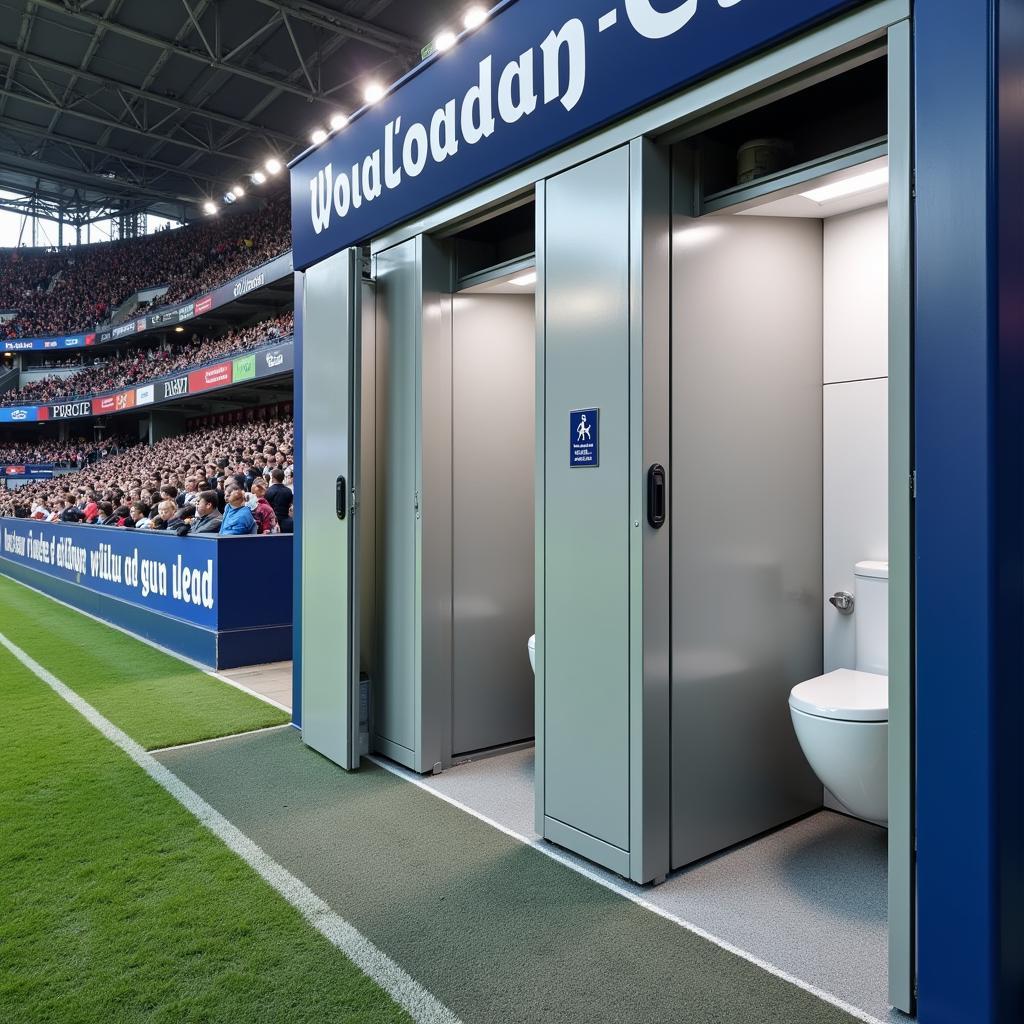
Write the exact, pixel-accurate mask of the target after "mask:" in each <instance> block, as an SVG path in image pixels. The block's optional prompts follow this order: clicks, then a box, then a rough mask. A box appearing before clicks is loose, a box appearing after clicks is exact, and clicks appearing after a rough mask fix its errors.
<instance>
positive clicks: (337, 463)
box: [297, 249, 362, 769]
mask: <svg viewBox="0 0 1024 1024" xmlns="http://www.w3.org/2000/svg"><path fill="white" fill-rule="evenodd" d="M361 277H362V274H361V257H360V254H359V251H358V250H356V249H346V250H345V251H344V252H341V253H338V254H337V255H336V256H332V257H330V258H329V259H326V260H323V261H322V262H320V263H318V264H316V266H314V267H311V268H310V269H309V270H308V271H307V272H306V274H305V281H304V285H303V293H302V294H303V308H302V322H301V338H300V344H301V345H302V376H301V393H300V401H299V403H298V416H299V429H300V431H301V438H302V453H301V462H300V466H299V472H300V474H301V480H300V482H301V486H302V501H301V505H300V507H299V509H298V510H297V511H298V514H299V516H300V517H301V531H300V558H301V568H302V580H301V588H302V597H301V609H302V614H301V618H300V620H299V623H298V628H299V631H300V645H301V648H300V649H301V654H302V658H301V669H300V671H301V686H302V739H303V742H304V743H306V744H307V745H308V746H310V747H312V748H313V749H314V750H317V751H319V752H320V753H321V754H323V755H324V756H325V757H329V758H330V759H331V760H332V761H335V762H337V763H338V764H340V765H341V766H342V767H343V768H348V769H354V768H358V767H359V700H358V696H359V694H358V689H359V628H358V621H357V620H358V607H359V601H358V596H357V595H358V593H359V589H358V579H357V567H358V558H357V556H356V552H357V551H358V537H357V526H356V522H357V519H356V503H355V500H354V498H355V496H356V495H357V493H358V481H357V479H356V477H357V473H358V466H359V459H358V452H359V437H358V433H359V406H360V403H359V390H360V388H359V379H360V376H359V365H360V319H361V308H360V307H361V302H360V293H361V287H362V285H361Z"/></svg>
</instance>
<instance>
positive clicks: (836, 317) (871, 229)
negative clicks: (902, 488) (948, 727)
mask: <svg viewBox="0 0 1024 1024" xmlns="http://www.w3.org/2000/svg"><path fill="white" fill-rule="evenodd" d="M887 238H888V226H887V210H886V207H885V206H876V207H872V208H870V209H867V210H859V211H857V212H855V213H849V214H845V215H843V216H841V217H834V218H832V219H830V220H827V221H825V234H824V245H825V253H824V256H825V260H824V267H825V271H824V354H823V355H824V358H823V367H824V382H823V385H824V387H823V390H824V407H823V417H824V444H823V451H824V508H823V514H824V567H823V576H824V579H823V582H824V594H823V597H822V607H823V615H824V623H825V652H824V653H825V671H826V672H829V671H831V670H832V669H835V668H853V665H854V621H855V619H856V612H855V613H854V615H852V616H843V615H840V614H839V613H838V612H837V611H836V610H835V609H834V608H833V607H832V606H831V605H830V604H828V601H827V599H828V597H829V595H831V594H833V593H835V592H836V591H837V590H848V591H850V593H853V589H854V577H853V565H854V563H855V562H858V561H861V560H862V559H886V558H888V525H887V523H888V479H887V478H888V450H887V449H888V438H887V433H888V415H887V402H888V380H887V377H886V374H887V373H888V329H887V322H888V288H887Z"/></svg>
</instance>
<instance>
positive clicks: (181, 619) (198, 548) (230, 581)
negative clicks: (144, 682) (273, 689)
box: [0, 518, 292, 668]
mask: <svg viewBox="0 0 1024 1024" xmlns="http://www.w3.org/2000/svg"><path fill="white" fill-rule="evenodd" d="M254 544H255V545H258V548H254ZM291 558H292V539H291V537H290V536H289V535H281V536H272V537H231V538H224V539H221V538H218V537H217V536H216V535H213V536H195V537H178V536H177V535H175V534H167V533H161V532H157V531H150V530H126V529H123V528H116V527H105V526H79V525H66V524H63V523H43V522H39V521H37V520H32V519H9V518H4V519H0V572H2V573H4V574H6V575H8V576H11V577H12V578H14V579H17V580H20V581H21V582H23V583H27V584H29V585H30V586H33V587H36V588H37V589H39V590H42V591H43V592H44V593H47V594H50V595H51V596H53V597H57V598H60V599H61V600H63V601H66V602H67V603H69V604H71V605H73V606H74V607H76V608H80V609H81V610H82V611H86V612H90V613H92V614H94V615H97V616H99V617H101V618H103V619H105V620H106V621H108V622H111V623H113V624H114V625H118V626H122V627H124V628H126V629H129V630H131V631H132V632H134V633H138V634H139V635H141V636H143V637H145V638H146V639H149V640H153V641H155V642H156V643H159V644H161V645H163V646H165V647H168V648H170V649H171V650H173V651H175V652H177V653H179V654H183V655H185V656H187V657H190V658H194V659H195V660H196V661H199V662H202V663H203V664H206V665H211V666H214V667H217V668H230V667H234V666H237V665H245V664H253V663H256V662H265V661H276V660H285V659H287V658H289V657H291V619H292V608H291V586H290V580H291ZM254 560H258V564H259V565H260V568H261V571H265V572H269V573H270V576H268V578H272V579H275V580H278V581H282V580H283V581H285V582H284V583H283V584H280V585H275V586H273V587H268V588H266V589H265V590H262V591H261V592H260V593H259V595H258V596H257V597H254V596H253V595H252V593H251V591H250V590H249V589H248V588H245V587H240V586H238V581H239V580H240V579H244V578H245V577H246V575H248V573H249V572H251V567H252V565H253V564H254Z"/></svg>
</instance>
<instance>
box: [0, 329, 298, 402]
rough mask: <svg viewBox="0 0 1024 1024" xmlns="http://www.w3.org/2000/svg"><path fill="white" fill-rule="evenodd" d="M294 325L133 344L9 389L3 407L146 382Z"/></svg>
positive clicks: (246, 347)
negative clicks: (84, 364)
mask: <svg viewBox="0 0 1024 1024" xmlns="http://www.w3.org/2000/svg"><path fill="white" fill-rule="evenodd" d="M293 328H294V314H293V313H292V312H291V311H289V312H287V313H284V314H282V315H281V316H278V317H273V318H271V319H269V320H261V321H260V322H259V323H257V324H253V325H252V326H250V327H242V328H239V329H238V330H234V331H229V332H228V333H227V334H223V335H221V336H219V337H217V338H204V337H201V336H200V335H198V334H193V335H192V337H191V338H188V339H184V338H183V339H182V340H181V341H172V342H169V343H168V345H167V347H165V348H158V347H157V348H154V347H135V346H133V347H130V348H127V349H125V350H123V351H122V352H118V353H117V354H116V355H115V356H113V358H109V359H105V358H104V357H103V356H102V355H97V356H96V357H95V358H96V359H97V360H98V361H97V362H95V363H94V364H93V365H92V366H88V367H86V368H85V369H82V370H79V371H78V373H74V374H70V375H66V376H57V375H54V376H49V377H43V378H42V379H40V380H35V381H30V382H29V383H27V384H25V385H24V386H23V387H20V388H12V389H11V390H10V391H6V392H4V394H3V395H0V405H29V404H40V405H43V404H46V403H47V402H55V401H61V400H64V399H67V398H75V397H79V396H84V395H95V394H99V393H100V392H102V391H113V390H117V389H119V388H124V387H128V386H129V385H132V384H143V383H145V382H146V381H147V380H153V379H154V378H155V377H161V376H163V375H165V374H168V373H174V372H175V371H177V370H186V369H190V368H192V367H196V366H201V365H202V364H203V363H207V362H211V361H212V360H215V359H219V358H221V357H222V356H227V355H231V354H234V353H239V352H246V351H249V350H251V349H255V348H259V347H260V346H261V345H266V344H269V343H271V342H273V341H274V340H275V339H276V338H283V337H287V336H288V335H290V334H291V333H292V330H293Z"/></svg>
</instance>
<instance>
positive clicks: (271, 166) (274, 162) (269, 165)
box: [263, 156, 281, 174]
mask: <svg viewBox="0 0 1024 1024" xmlns="http://www.w3.org/2000/svg"><path fill="white" fill-rule="evenodd" d="M263 166H264V167H265V168H266V170H267V173H268V174H277V172H278V171H279V170H281V161H280V160H278V159H277V157H276V156H272V157H271V158H270V159H269V160H268V161H267V162H266V163H265V164H264V165H263Z"/></svg>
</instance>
